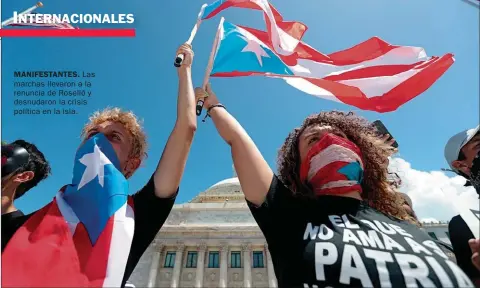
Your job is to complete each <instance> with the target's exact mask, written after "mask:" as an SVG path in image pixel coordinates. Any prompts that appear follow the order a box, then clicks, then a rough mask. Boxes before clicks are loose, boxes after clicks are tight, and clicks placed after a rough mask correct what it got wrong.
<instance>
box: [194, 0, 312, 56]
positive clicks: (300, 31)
mask: <svg viewBox="0 0 480 288" xmlns="http://www.w3.org/2000/svg"><path fill="white" fill-rule="evenodd" d="M231 7H236V8H245V9H252V10H261V11H263V13H264V18H265V24H266V28H267V31H268V32H269V33H268V34H269V36H270V37H271V39H270V40H271V42H272V44H273V48H274V50H275V52H277V53H278V54H282V55H289V54H292V53H293V50H294V49H295V47H297V45H298V43H299V42H300V40H301V39H302V37H303V35H304V34H305V32H306V31H307V29H308V27H307V26H306V25H305V24H303V23H301V22H297V21H285V20H284V19H283V17H282V15H281V14H280V13H279V12H278V11H277V9H275V7H273V5H272V4H270V3H269V2H268V1H267V0H217V1H215V2H213V3H211V4H209V5H206V6H205V7H204V8H203V10H202V13H201V15H200V19H201V20H206V19H210V18H212V17H214V16H215V15H217V14H218V13H220V12H222V11H223V10H225V9H228V8H231Z"/></svg>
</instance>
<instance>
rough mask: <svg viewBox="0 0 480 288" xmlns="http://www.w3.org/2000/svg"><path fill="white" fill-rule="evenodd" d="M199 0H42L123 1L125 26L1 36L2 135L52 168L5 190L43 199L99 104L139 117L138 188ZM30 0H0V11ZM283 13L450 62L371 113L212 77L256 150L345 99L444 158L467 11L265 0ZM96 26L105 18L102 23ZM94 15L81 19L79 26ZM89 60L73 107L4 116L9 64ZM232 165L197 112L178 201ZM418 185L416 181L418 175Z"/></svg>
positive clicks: (460, 99) (329, 48) (254, 15)
mask: <svg viewBox="0 0 480 288" xmlns="http://www.w3.org/2000/svg"><path fill="white" fill-rule="evenodd" d="M203 1H204V0H176V1H153V0H143V1H141V4H140V1H126V0H116V1H113V0H109V1H106V0H102V1H65V0H45V1H43V3H44V5H45V7H43V8H41V10H39V12H43V13H134V14H135V24H134V25H133V26H134V27H135V28H136V29H137V36H136V37H135V38H123V39H121V38H119V39H95V38H91V39H81V38H77V39H73V38H72V39H68V38H66V39H54V38H52V39H41V38H30V39H13V38H10V39H6V38H4V39H2V44H3V45H2V96H3V97H2V135H1V136H2V139H3V140H7V141H13V140H15V139H19V138H23V139H25V140H27V141H30V142H33V143H35V144H36V145H37V146H38V147H39V148H40V149H41V150H42V151H43V152H44V153H45V155H46V157H47V158H48V160H49V161H50V163H51V166H52V171H53V174H52V175H51V177H50V178H48V179H47V180H46V181H44V182H42V183H41V184H40V185H39V186H38V187H36V188H34V189H33V190H31V191H30V192H29V193H27V194H26V195H25V196H23V197H22V198H21V199H20V200H18V202H17V206H18V208H20V209H22V210H23V211H24V212H27V213H28V212H31V211H34V210H36V209H38V208H41V207H42V206H44V205H45V204H46V203H48V202H49V201H51V199H52V198H53V196H54V195H55V193H56V192H57V191H58V189H59V188H60V187H61V186H63V185H64V184H67V183H69V181H70V180H71V173H72V172H71V171H72V166H73V160H74V154H75V151H76V148H77V146H78V144H79V142H80V139H79V133H80V130H81V128H82V126H83V124H84V123H85V122H86V121H87V118H88V115H89V114H91V113H92V112H93V111H95V110H98V109H103V108H104V107H106V106H118V107H122V108H124V109H129V110H133V111H134V112H135V113H136V114H137V115H138V116H139V117H140V118H142V119H143V120H144V125H145V129H146V132H147V134H148V136H149V147H150V148H149V151H148V153H149V158H148V159H147V160H146V162H145V164H144V165H143V167H142V168H141V169H140V170H138V171H137V173H136V174H135V175H134V176H133V178H132V179H131V181H130V190H131V192H132V193H133V192H135V191H137V190H138V189H140V188H141V187H142V186H143V185H144V184H145V183H146V181H147V180H148V179H149V177H150V176H151V174H152V173H153V171H154V169H155V167H156V165H157V161H158V160H159V158H160V155H161V153H162V150H163V148H164V145H165V143H166V140H167V138H168V135H169V133H170V132H171V129H172V127H173V124H174V122H175V117H176V99H177V75H176V71H175V68H174V67H173V60H174V56H175V50H176V49H177V47H178V46H179V45H180V44H182V43H183V42H184V41H186V39H187V38H188V36H189V34H190V30H191V28H192V26H193V24H194V22H195V19H196V15H197V14H198V11H199V8H200V6H201V5H202V4H203V3H204V2H203ZM34 3H35V1H32V0H28V1H27V0H16V1H2V19H3V20H5V19H7V18H9V17H11V16H12V13H13V11H21V10H23V9H26V8H28V7H30V6H32V5H33V4H34ZM272 3H273V4H274V5H275V7H276V8H277V9H278V10H279V11H280V12H281V13H282V15H283V16H284V18H285V19H288V20H296V21H301V22H303V23H305V24H307V25H308V27H309V30H308V31H307V33H306V35H305V37H304V40H305V42H307V43H309V44H310V45H311V46H313V47H315V48H317V49H318V50H320V51H322V52H324V53H331V52H334V51H338V50H341V49H344V48H348V47H350V46H352V45H355V44H358V43H359V42H361V41H364V40H366V39H368V38H370V37H372V36H379V37H380V38H382V39H384V40H385V41H387V42H390V43H392V44H399V45H408V46H421V47H424V48H425V49H426V51H427V53H428V54H429V55H437V56H441V55H443V54H445V53H449V52H451V53H454V55H455V59H456V62H455V64H454V65H453V66H452V67H451V68H450V69H449V71H447V72H446V73H445V74H444V75H443V77H441V78H440V79H439V81H437V83H435V84H434V85H433V86H432V87H431V88H430V89H429V90H428V91H426V92H425V93H423V94H422V95H420V96H419V97H417V98H416V99H414V100H413V101H411V102H409V103H407V104H406V105H404V106H403V107H401V108H400V109H398V110H397V111H395V112H392V113H387V114H378V113H374V112H364V111H358V109H355V108H354V107H349V106H346V105H341V104H338V103H334V102H329V101H326V100H321V99H318V98H314V97H312V96H310V95H307V94H304V93H302V92H300V91H298V90H296V89H294V88H293V87H290V86H289V85H287V84H286V83H284V82H283V81H282V80H279V79H268V78H263V77H246V78H230V79H226V78H217V79H212V80H211V82H212V85H213V88H214V90H215V91H216V93H217V95H218V97H219V99H220V101H221V102H222V103H224V104H225V106H226V107H227V108H228V109H229V111H230V112H231V113H232V114H233V115H234V116H235V117H236V118H237V119H238V120H239V121H240V123H241V124H242V125H243V126H244V127H245V129H246V130H247V131H248V133H249V134H250V136H251V137H252V138H253V139H254V141H255V143H256V144H257V145H258V147H259V149H260V151H261V152H262V153H263V155H264V157H265V158H266V159H267V161H268V162H269V163H270V165H271V166H272V167H275V158H276V153H277V150H278V148H279V147H280V145H281V144H282V141H283V140H284V139H285V137H286V136H287V134H288V132H289V131H290V130H292V129H293V128H294V127H296V126H298V125H300V123H301V122H302V120H303V119H304V118H305V117H306V116H307V115H309V114H312V113H316V112H319V111H322V110H332V109H338V110H354V111H357V112H359V113H360V114H361V115H363V116H365V117H367V118H368V119H370V120H372V121H373V120H376V119H381V120H382V121H383V122H384V123H385V125H386V126H387V127H388V128H389V130H390V131H391V133H392V134H393V135H394V136H395V138H396V139H397V141H398V142H399V145H400V152H401V153H400V154H401V157H402V158H403V159H405V160H407V161H408V162H410V163H411V164H412V167H413V168H414V169H417V170H424V171H431V170H439V169H440V168H442V167H446V163H445V160H444V158H443V147H444V144H445V142H446V141H447V139H448V138H449V137H450V136H451V135H453V134H454V133H456V132H458V131H460V130H463V129H466V128H471V127H473V126H476V125H477V124H478V120H479V114H478V113H479V112H478V107H479V97H478V95H479V78H480V76H479V55H478V50H479V25H478V24H479V11H478V8H475V7H472V6H471V5H468V4H467V3H465V2H464V1H462V0H450V1H438V0H437V1H436V0H422V1H402V0H389V1H384V0H362V1H339V0H322V1H318V0H301V1H279V0H272ZM221 16H224V17H225V18H226V20H227V21H229V22H232V23H234V24H239V25H246V26H250V27H254V28H259V29H264V28H265V26H264V25H265V24H264V22H263V18H262V14H261V13H260V12H259V11H249V10H243V9H230V10H227V11H225V12H223V13H222V15H221ZM219 17H220V15H219V16H217V17H215V18H213V19H211V20H207V21H205V22H204V23H203V24H202V26H201V27H200V30H199V32H198V33H197V36H196V38H195V40H194V42H193V46H194V51H195V59H194V67H193V81H194V84H195V85H198V86H199V85H201V82H202V79H203V76H204V71H205V67H206V64H207V61H208V56H209V52H210V49H211V46H212V41H213V38H214V35H215V31H216V27H217V25H218V21H219V19H220V18H219ZM105 26H106V27H108V25H105ZM87 27H99V26H98V25H96V26H95V25H85V24H83V25H81V26H80V28H87ZM22 70H25V71H31V70H78V71H86V72H95V74H96V75H97V77H96V78H95V80H94V81H93V90H92V91H93V95H92V97H91V98H90V100H89V104H88V106H85V107H82V108H79V109H78V110H79V112H80V114H78V115H73V116H72V115H49V116H47V115H43V116H13V109H14V107H13V96H12V92H13V84H12V83H13V71H22ZM231 176H232V160H231V158H230V151H229V147H228V146H227V145H226V144H225V143H224V142H223V140H222V139H221V138H220V137H219V136H218V134H217V132H216V130H215V128H214V126H213V124H212V122H211V121H207V123H202V122H200V119H199V124H198V130H197V133H196V136H195V140H194V142H193V146H192V149H191V153H190V156H189V160H188V163H187V167H186V171H185V174H184V177H183V180H182V182H181V187H180V194H179V196H178V199H177V203H181V202H185V201H189V200H190V199H192V198H193V197H194V196H195V195H197V194H198V193H199V192H201V191H203V190H205V189H207V188H208V187H209V186H211V185H213V184H214V183H216V182H218V181H221V180H222V179H225V178H229V177H231ZM426 185H428V184H426Z"/></svg>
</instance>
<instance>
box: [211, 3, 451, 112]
mask: <svg viewBox="0 0 480 288" xmlns="http://www.w3.org/2000/svg"><path fill="white" fill-rule="evenodd" d="M265 3H266V4H265ZM228 7H243V8H250V9H255V10H259V9H261V10H264V12H265V15H267V17H265V18H266V19H268V20H269V21H270V22H269V23H274V24H275V23H276V24H277V26H276V29H272V28H271V26H275V25H268V24H267V28H268V29H267V32H265V31H261V30H257V29H253V28H249V27H244V26H236V25H233V24H231V23H228V22H224V21H223V19H222V22H221V24H220V26H219V31H218V35H219V39H218V45H217V47H216V53H215V59H214V63H213V69H212V72H211V77H239V76H254V75H262V76H267V77H272V78H281V79H284V80H285V81H286V82H287V83H288V84H290V85H291V86H293V87H295V88H297V89H299V90H301V91H303V92H305V93H308V94H310V95H313V96H316V97H319V98H323V99H327V100H332V101H336V102H340V103H344V104H347V105H352V106H355V107H357V108H360V109H362V110H370V111H376V112H382V113H383V112H391V111H395V110H396V109H397V108H398V107H400V106H402V105H403V104H405V103H406V102H408V101H410V100H411V99H413V98H415V97H416V96H418V95H420V94H421V93H423V92H424V91H425V90H427V89H428V88H429V87H430V86H431V85H433V83H435V81H436V80H437V79H438V78H440V77H441V76H442V75H443V73H445V71H446V70H447V69H448V68H449V67H450V66H451V65H452V64H453V62H454V58H453V55H452V54H446V55H444V56H442V57H436V56H434V57H428V56H427V54H426V52H425V50H424V49H423V48H421V47H410V46H398V45H392V44H389V43H387V42H385V41H383V40H382V39H380V38H378V37H372V38H370V39H368V40H367V41H365V42H362V43H360V44H358V45H355V46H353V47H351V48H348V49H346V50H342V51H338V52H335V53H332V54H329V55H326V54H323V53H321V52H319V51H317V50H315V49H314V48H312V47H311V46H309V45H307V44H306V43H304V42H302V41H301V38H302V36H303V34H304V33H296V34H295V33H294V32H292V31H296V30H295V29H291V30H283V29H282V28H280V25H278V23H281V21H279V20H278V19H282V18H281V16H279V15H280V14H278V12H275V13H274V12H273V11H276V10H275V9H274V8H273V7H272V5H271V4H268V2H267V1H266V0H222V1H217V2H214V3H213V4H210V5H208V6H207V7H206V8H205V10H204V13H203V15H204V16H203V18H202V19H209V18H211V17H213V16H214V15H216V14H218V13H219V12H220V11H222V10H224V9H226V8H228ZM268 11H271V13H267V12H268ZM269 14H271V17H268V15H269ZM275 15H277V17H275ZM275 21H276V22H275ZM293 23H299V22H293ZM300 24H301V23H300ZM300 24H297V26H299V25H300ZM302 25H303V24H302ZM293 26H295V25H293ZM305 30H306V27H305ZM305 30H303V32H305ZM279 31H281V32H279ZM294 36H296V37H294ZM289 39H290V40H291V39H296V40H298V41H296V42H295V41H289ZM279 43H284V44H282V45H280V44H279ZM279 46H280V48H283V47H285V49H280V48H279ZM292 47H293V48H292ZM286 50H290V51H286ZM283 52H291V53H290V54H288V53H283Z"/></svg>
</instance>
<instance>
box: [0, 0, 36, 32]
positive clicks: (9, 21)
mask: <svg viewBox="0 0 480 288" xmlns="http://www.w3.org/2000/svg"><path fill="white" fill-rule="evenodd" d="M40 7H43V3H42V2H37V4H35V5H34V6H32V7H30V8H28V9H27V10H25V11H23V12H22V13H19V14H17V16H20V15H23V14H29V13H31V12H32V11H34V10H35V9H37V8H40ZM13 18H14V17H11V18H10V19H7V20H5V21H3V22H2V27H4V26H6V25H9V24H10V23H11V22H13V20H14V19H13Z"/></svg>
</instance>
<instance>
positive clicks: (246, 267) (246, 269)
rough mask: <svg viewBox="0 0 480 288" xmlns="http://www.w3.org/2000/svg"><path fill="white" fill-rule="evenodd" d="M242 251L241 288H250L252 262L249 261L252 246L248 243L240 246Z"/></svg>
mask: <svg viewBox="0 0 480 288" xmlns="http://www.w3.org/2000/svg"><path fill="white" fill-rule="evenodd" d="M242 251H243V287H247V288H250V287H252V263H251V262H252V261H251V260H250V259H251V257H252V256H251V252H252V245H251V244H250V243H246V244H244V245H242Z"/></svg>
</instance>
